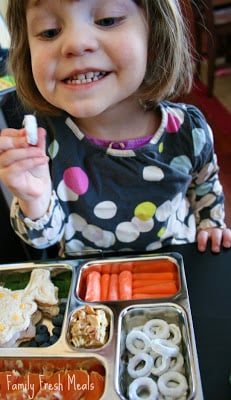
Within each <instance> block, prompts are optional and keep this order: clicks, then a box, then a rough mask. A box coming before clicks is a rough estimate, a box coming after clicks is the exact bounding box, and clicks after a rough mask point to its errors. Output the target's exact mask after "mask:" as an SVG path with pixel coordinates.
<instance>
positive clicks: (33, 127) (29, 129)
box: [23, 114, 38, 145]
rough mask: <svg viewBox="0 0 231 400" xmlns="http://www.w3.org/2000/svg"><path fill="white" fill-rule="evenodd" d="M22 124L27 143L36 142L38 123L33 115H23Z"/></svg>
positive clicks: (33, 143)
mask: <svg viewBox="0 0 231 400" xmlns="http://www.w3.org/2000/svg"><path fill="white" fill-rule="evenodd" d="M23 126H24V128H25V129H26V136H27V143H28V144H32V145H36V144H37V142H38V132H37V131H38V125H37V121H36V118H35V116H34V115H32V114H30V115H25V116H24V120H23Z"/></svg>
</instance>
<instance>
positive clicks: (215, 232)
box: [211, 228, 223, 253]
mask: <svg viewBox="0 0 231 400" xmlns="http://www.w3.org/2000/svg"><path fill="white" fill-rule="evenodd" d="M222 233H223V230H222V229H220V228H214V229H212V232H211V250H212V251H213V252H214V253H219V251H220V249H221V243H222Z"/></svg>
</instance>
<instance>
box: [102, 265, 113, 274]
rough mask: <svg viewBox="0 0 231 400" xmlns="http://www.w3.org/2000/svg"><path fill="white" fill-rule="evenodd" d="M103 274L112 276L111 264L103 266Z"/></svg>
mask: <svg viewBox="0 0 231 400" xmlns="http://www.w3.org/2000/svg"><path fill="white" fill-rule="evenodd" d="M101 273H102V274H110V273H111V264H109V263H106V264H102V265H101Z"/></svg>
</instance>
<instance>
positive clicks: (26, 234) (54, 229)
mask: <svg viewBox="0 0 231 400" xmlns="http://www.w3.org/2000/svg"><path fill="white" fill-rule="evenodd" d="M10 218H11V224H12V227H13V229H14V230H15V232H16V233H17V235H18V236H19V237H20V238H21V239H22V240H24V241H25V242H26V243H28V244H29V245H30V246H32V247H36V248H38V249H43V248H47V247H49V246H52V245H53V244H55V243H57V242H59V241H60V240H61V238H62V237H63V232H64V225H65V215H64V213H63V210H62V208H61V205H60V203H59V200H58V198H57V195H56V193H55V191H53V192H52V197H51V202H50V207H49V210H48V212H47V213H46V214H45V215H44V216H43V217H42V218H40V219H39V220H35V221H33V220H31V219H30V218H27V217H24V216H23V214H22V212H21V210H20V207H19V204H18V201H17V198H14V199H13V201H12V205H11V214H10Z"/></svg>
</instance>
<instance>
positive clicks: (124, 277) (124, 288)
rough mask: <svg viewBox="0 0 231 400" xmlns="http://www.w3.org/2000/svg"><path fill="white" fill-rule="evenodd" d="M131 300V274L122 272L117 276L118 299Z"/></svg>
mask: <svg viewBox="0 0 231 400" xmlns="http://www.w3.org/2000/svg"><path fill="white" fill-rule="evenodd" d="M131 298H132V273H131V271H122V272H120V274H119V299H120V300H129V299H131Z"/></svg>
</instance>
